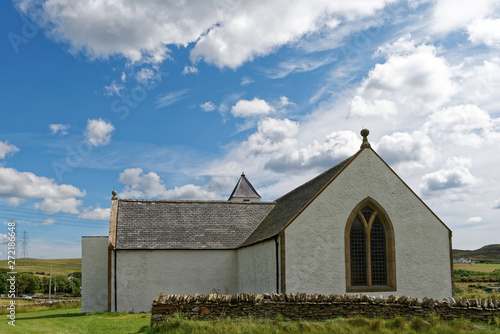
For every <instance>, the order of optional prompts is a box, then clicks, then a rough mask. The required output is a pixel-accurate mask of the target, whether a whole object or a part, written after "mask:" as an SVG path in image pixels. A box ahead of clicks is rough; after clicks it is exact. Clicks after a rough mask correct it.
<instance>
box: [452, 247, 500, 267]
mask: <svg viewBox="0 0 500 334" xmlns="http://www.w3.org/2000/svg"><path fill="white" fill-rule="evenodd" d="M453 257H468V258H470V259H472V260H479V261H488V262H496V263H500V244H495V245H487V246H484V247H481V248H479V249H476V250H460V249H454V250H453Z"/></svg>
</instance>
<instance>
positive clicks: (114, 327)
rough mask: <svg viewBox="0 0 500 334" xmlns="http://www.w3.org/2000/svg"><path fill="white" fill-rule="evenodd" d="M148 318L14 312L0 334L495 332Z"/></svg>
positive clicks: (471, 327) (415, 325)
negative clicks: (152, 320) (155, 320)
mask: <svg viewBox="0 0 500 334" xmlns="http://www.w3.org/2000/svg"><path fill="white" fill-rule="evenodd" d="M2 318H3V317H2ZM150 318H151V313H142V314H131V313H108V312H96V313H87V314H83V313H81V309H80V308H74V309H58V310H48V311H38V312H28V313H16V326H15V327H12V326H10V325H8V323H7V320H8V319H6V318H4V319H3V320H2V321H1V322H0V333H23V334H31V333H56V334H57V333H71V334H79V333H96V334H99V333H120V334H122V333H145V334H148V333H159V334H161V333H172V334H183V333H192V334H195V333H199V334H205V333H206V334H208V333H248V334H252V333H255V334H261V333H263V334H266V333H291V334H293V333H367V332H368V333H388V334H391V333H410V334H412V333H440V334H441V333H445V334H446V333H450V334H451V333H472V334H475V333H500V319H498V318H497V319H496V321H495V323H492V324H489V325H488V324H480V323H473V322H470V321H467V320H463V319H461V320H453V321H442V320H439V319H438V318H437V317H434V316H431V317H429V318H427V319H423V318H413V319H405V318H401V317H396V318H394V319H390V320H384V319H380V318H375V319H367V318H363V317H354V318H335V319H332V320H327V321H318V322H307V321H283V320H281V319H279V320H278V319H277V320H268V319H229V318H227V319H220V320H213V321H191V320H185V319H183V318H182V316H176V317H173V318H169V319H168V320H167V321H165V322H164V323H163V324H161V325H160V326H154V327H153V328H151V327H150V326H149V322H150Z"/></svg>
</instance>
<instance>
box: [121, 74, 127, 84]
mask: <svg viewBox="0 0 500 334" xmlns="http://www.w3.org/2000/svg"><path fill="white" fill-rule="evenodd" d="M120 79H122V82H125V81H127V75H126V74H125V72H122V75H121V77H120Z"/></svg>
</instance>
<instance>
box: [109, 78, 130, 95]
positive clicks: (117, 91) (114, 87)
mask: <svg viewBox="0 0 500 334" xmlns="http://www.w3.org/2000/svg"><path fill="white" fill-rule="evenodd" d="M122 77H123V75H122ZM124 90H125V86H123V85H120V84H119V83H116V81H115V80H113V81H112V82H111V83H110V84H109V86H104V95H106V96H113V95H117V96H121V95H122V91H124Z"/></svg>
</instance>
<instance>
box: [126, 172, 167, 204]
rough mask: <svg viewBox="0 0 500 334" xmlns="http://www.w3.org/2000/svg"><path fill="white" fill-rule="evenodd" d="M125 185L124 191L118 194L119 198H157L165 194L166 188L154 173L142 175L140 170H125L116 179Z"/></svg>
mask: <svg viewBox="0 0 500 334" xmlns="http://www.w3.org/2000/svg"><path fill="white" fill-rule="evenodd" d="M118 181H119V182H120V183H122V184H125V190H124V191H122V192H121V193H120V197H124V198H128V197H132V198H134V197H141V196H146V197H147V198H151V197H158V196H161V195H162V194H164V193H165V191H166V188H165V185H164V184H163V181H161V180H160V176H158V174H156V173H154V172H149V173H148V174H145V173H143V170H142V169H141V168H127V169H125V170H124V171H123V172H122V173H121V174H120V177H119V179H118Z"/></svg>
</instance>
